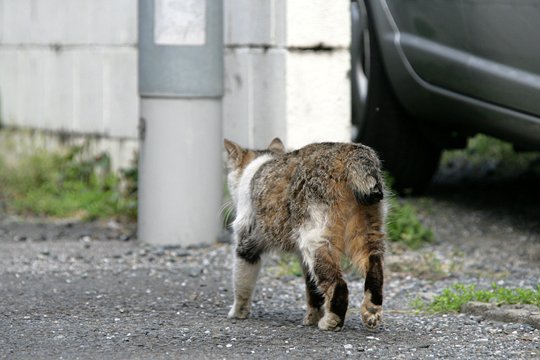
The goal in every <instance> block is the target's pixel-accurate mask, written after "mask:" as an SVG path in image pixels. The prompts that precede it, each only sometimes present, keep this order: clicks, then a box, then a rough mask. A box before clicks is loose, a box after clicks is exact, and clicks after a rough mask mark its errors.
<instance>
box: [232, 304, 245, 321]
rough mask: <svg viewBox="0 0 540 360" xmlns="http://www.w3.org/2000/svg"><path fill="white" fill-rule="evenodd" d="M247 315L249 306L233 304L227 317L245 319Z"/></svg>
mask: <svg viewBox="0 0 540 360" xmlns="http://www.w3.org/2000/svg"><path fill="white" fill-rule="evenodd" d="M248 316H249V308H248V307H245V306H236V304H235V305H233V306H232V308H231V310H230V311H229V314H228V315H227V318H229V319H247V318H248Z"/></svg>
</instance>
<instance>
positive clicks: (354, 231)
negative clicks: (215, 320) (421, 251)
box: [224, 138, 386, 331]
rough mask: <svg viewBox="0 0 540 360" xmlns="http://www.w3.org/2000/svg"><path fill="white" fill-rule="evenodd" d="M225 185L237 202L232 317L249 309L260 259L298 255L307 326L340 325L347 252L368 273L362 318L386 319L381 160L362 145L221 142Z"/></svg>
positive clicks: (371, 325)
mask: <svg viewBox="0 0 540 360" xmlns="http://www.w3.org/2000/svg"><path fill="white" fill-rule="evenodd" d="M224 144H225V150H226V152H227V154H228V157H227V168H228V175H227V180H228V186H229V190H230V194H231V197H232V201H233V203H234V205H235V210H236V218H235V220H234V222H233V225H232V228H233V237H234V241H235V246H236V247H235V259H234V269H233V283H234V304H233V306H232V308H231V310H230V312H229V315H228V317H229V318H236V319H245V318H247V317H248V315H249V313H250V309H251V299H252V294H253V289H254V287H255V282H256V280H257V276H258V273H259V270H260V268H261V262H262V261H261V256H262V255H263V254H264V253H266V252H269V251H274V250H280V251H285V252H293V253H296V254H298V256H299V257H300V259H301V260H302V261H301V263H302V268H303V273H304V279H305V284H306V298H307V313H306V315H305V317H304V320H303V323H304V325H318V326H319V328H320V329H323V330H334V331H338V330H340V329H341V328H342V327H343V324H344V320H345V313H346V312H347V307H348V288H347V283H346V282H345V280H344V278H343V275H342V271H341V268H340V263H341V258H342V256H343V255H345V256H347V257H348V258H349V259H350V260H351V262H352V264H353V265H355V266H356V267H357V268H358V269H359V270H360V271H361V272H363V273H364V274H365V285H364V299H363V302H362V306H361V318H362V322H363V323H364V326H366V327H367V328H368V329H370V330H373V329H377V328H378V327H379V326H380V325H381V323H382V302H383V255H384V248H385V247H384V232H383V231H384V223H385V216H386V205H385V202H384V197H385V191H386V190H385V187H384V181H383V176H382V172H381V163H380V160H379V158H378V157H377V154H376V153H375V151H374V150H372V149H371V148H369V147H367V146H365V145H361V144H348V143H316V144H311V145H307V146H305V147H303V148H301V149H299V150H296V151H292V152H286V151H285V148H284V146H283V143H282V142H281V140H280V139H279V138H276V139H274V140H273V141H272V142H271V143H270V146H269V147H268V148H267V149H266V150H250V149H245V148H243V147H241V146H240V145H238V144H236V143H234V142H232V141H229V140H227V139H225V140H224Z"/></svg>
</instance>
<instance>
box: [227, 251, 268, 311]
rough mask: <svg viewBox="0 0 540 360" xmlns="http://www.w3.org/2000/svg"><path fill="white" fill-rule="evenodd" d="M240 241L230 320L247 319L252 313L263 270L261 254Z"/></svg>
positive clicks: (235, 259) (236, 252) (236, 255)
mask: <svg viewBox="0 0 540 360" xmlns="http://www.w3.org/2000/svg"><path fill="white" fill-rule="evenodd" d="M247 245H248V244H246V242H244V241H240V242H239V243H238V245H237V247H236V251H235V257H234V268H233V285H234V303H233V306H232V308H231V310H230V311H229V314H228V318H230V319H231V318H234V319H246V318H247V317H248V316H249V313H250V311H251V299H252V296H253V290H254V288H255V283H256V281H257V277H258V275H259V271H260V269H261V264H262V259H261V252H260V251H256V249H254V247H253V246H247Z"/></svg>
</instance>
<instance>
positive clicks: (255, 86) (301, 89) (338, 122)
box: [223, 0, 351, 148]
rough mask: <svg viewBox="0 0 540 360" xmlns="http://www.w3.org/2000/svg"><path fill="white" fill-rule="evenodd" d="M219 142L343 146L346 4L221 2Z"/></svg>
mask: <svg viewBox="0 0 540 360" xmlns="http://www.w3.org/2000/svg"><path fill="white" fill-rule="evenodd" d="M225 43H226V51H225V74H226V75H225V97H224V103H223V112H224V134H225V136H226V137H228V138H231V139H233V140H235V141H237V142H239V143H241V144H243V145H247V146H252V147H253V146H254V147H263V146H266V145H267V144H268V143H269V142H270V140H271V139H272V138H273V137H275V136H279V137H281V138H282V139H283V140H284V141H285V143H286V145H287V146H288V147H291V148H297V147H300V146H303V145H305V144H308V143H311V142H314V141H349V140H350V138H351V123H350V101H351V100H350V80H349V69H350V60H349V44H350V1H348V0H335V1H326V0H288V1H287V0H225Z"/></svg>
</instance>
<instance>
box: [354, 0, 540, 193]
mask: <svg viewBox="0 0 540 360" xmlns="http://www.w3.org/2000/svg"><path fill="white" fill-rule="evenodd" d="M351 10H352V32H353V38H352V44H351V55H352V56H351V58H352V69H353V71H352V95H353V109H352V110H353V123H354V124H355V125H356V128H357V130H358V132H357V138H356V140H357V141H360V142H362V143H365V144H367V145H370V146H372V147H373V148H375V149H376V150H377V151H378V152H379V154H380V156H381V158H382V159H383V162H384V165H385V167H386V169H387V170H388V171H389V172H390V174H391V175H392V176H393V178H394V181H395V184H394V185H395V186H396V188H397V189H398V190H400V191H404V190H406V189H412V190H413V191H421V190H423V189H425V187H426V186H427V185H428V184H429V182H430V179H431V177H432V175H433V173H434V172H435V170H436V169H437V165H438V162H439V158H440V155H441V151H442V150H443V149H449V148H459V147H463V146H464V145H465V144H466V139H467V138H468V137H469V136H472V135H474V134H476V133H485V134H488V135H491V136H494V137H497V138H500V139H502V140H505V141H508V142H511V143H512V144H514V147H515V148H516V149H518V150H519V149H521V150H540V20H539V19H540V1H530V0H498V1H486V0H453V1H451V0H353V1H352V3H351Z"/></svg>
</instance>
